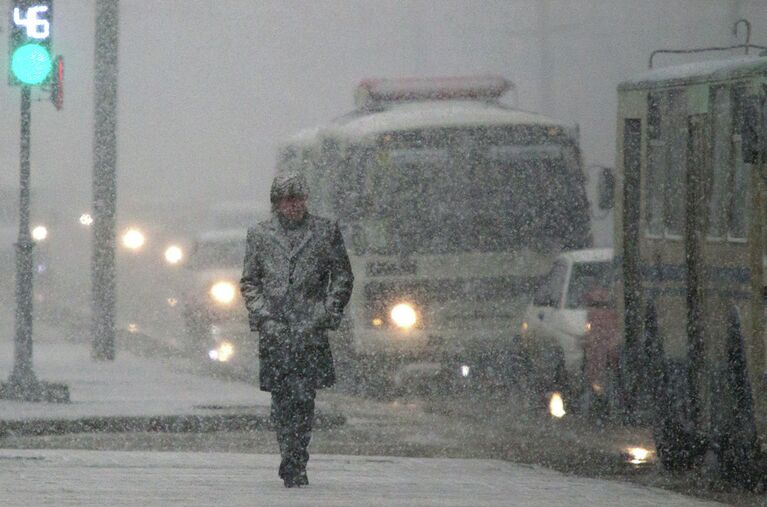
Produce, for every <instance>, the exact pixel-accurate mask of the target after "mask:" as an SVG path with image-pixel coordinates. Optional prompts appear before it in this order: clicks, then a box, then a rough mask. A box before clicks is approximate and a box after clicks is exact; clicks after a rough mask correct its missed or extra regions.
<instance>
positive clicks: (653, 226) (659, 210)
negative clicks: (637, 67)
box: [624, 93, 668, 237]
mask: <svg viewBox="0 0 767 507" xmlns="http://www.w3.org/2000/svg"><path fill="white" fill-rule="evenodd" d="M660 100H661V99H660V96H659V95H658V94H657V93H649V94H647V137H648V138H649V141H648V147H647V178H646V180H645V220H646V223H647V234H648V235H649V236H657V237H660V236H662V235H663V195H664V192H663V183H664V178H665V174H666V167H667V166H668V160H667V156H668V152H667V150H666V143H665V142H664V141H663V139H662V138H661V105H660ZM625 149H626V147H625V146H624V150H625Z"/></svg>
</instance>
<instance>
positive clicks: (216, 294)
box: [210, 281, 237, 305]
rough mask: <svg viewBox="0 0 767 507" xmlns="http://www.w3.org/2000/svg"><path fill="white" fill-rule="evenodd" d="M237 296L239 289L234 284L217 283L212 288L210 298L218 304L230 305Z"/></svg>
mask: <svg viewBox="0 0 767 507" xmlns="http://www.w3.org/2000/svg"><path fill="white" fill-rule="evenodd" d="M236 294H237V289H236V287H235V286H234V284H233V283H232V282H226V281H221V282H216V283H214V284H213V286H212V287H211V288H210V297H212V298H213V300H214V301H215V302H216V303H220V304H222V305H228V304H229V303H231V302H232V301H234V296H235V295H236Z"/></svg>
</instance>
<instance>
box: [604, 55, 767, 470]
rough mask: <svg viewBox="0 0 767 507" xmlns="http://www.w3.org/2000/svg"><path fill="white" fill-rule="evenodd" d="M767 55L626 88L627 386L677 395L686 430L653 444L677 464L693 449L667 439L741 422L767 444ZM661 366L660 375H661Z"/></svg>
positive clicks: (619, 242) (621, 99)
mask: <svg viewBox="0 0 767 507" xmlns="http://www.w3.org/2000/svg"><path fill="white" fill-rule="evenodd" d="M765 56H767V55H765ZM765 56H741V57H733V58H728V59H720V60H706V61H702V62H695V63H688V64H683V65H676V66H669V67H664V68H659V69H655V70H650V71H647V72H646V73H644V74H641V75H639V76H637V77H635V78H633V79H631V80H628V81H625V82H623V83H621V84H620V85H619V87H618V123H617V157H616V176H617V178H616V180H617V182H618V185H617V187H616V194H615V195H616V210H615V215H614V216H615V234H616V236H615V254H616V259H617V260H618V263H617V264H618V265H619V266H620V268H619V269H620V273H621V274H620V276H619V279H620V280H619V283H618V284H617V303H618V306H619V308H620V310H619V315H620V324H619V327H620V329H621V333H622V341H623V343H624V348H625V350H626V357H627V359H628V361H629V362H628V363H627V368H628V374H629V375H628V380H629V381H628V386H627V389H628V390H629V393H631V391H632V389H633V390H636V387H637V386H636V382H637V379H642V378H645V379H649V381H650V382H651V383H652V384H653V385H652V386H650V391H653V390H656V391H655V392H657V389H658V388H659V387H660V388H662V389H665V392H666V393H667V394H666V396H667V397H669V396H670V397H672V398H674V399H673V400H666V401H671V402H672V403H671V405H669V407H670V406H672V405H673V406H675V407H676V409H674V410H672V411H671V412H674V413H673V414H672V417H675V418H677V421H676V423H675V427H676V428H677V430H674V431H670V432H667V433H665V436H664V435H661V436H659V437H658V438H656V444H657V446H658V449H659V452H660V454H661V456H660V457H661V459H662V460H664V462H665V463H666V464H667V465H669V466H673V464H674V463H673V462H674V460H675V457H674V454H676V455H677V456H676V458H679V459H682V460H684V459H683V458H681V457H680V456H679V454H680V453H682V454H683V453H684V452H685V451H684V450H683V449H676V451H675V450H674V447H675V446H676V445H677V444H674V443H673V442H671V441H670V440H675V441H676V442H677V443H678V444H679V445H681V443H683V442H685V440H690V439H692V440H695V439H698V441H703V440H711V441H714V442H715V441H717V439H719V440H721V437H722V434H723V433H722V432H723V431H725V430H723V429H722V428H723V427H725V426H727V425H728V424H731V422H732V421H729V422H727V421H725V420H724V419H727V418H729V417H741V416H742V417H744V418H747V417H746V416H747V413H748V412H754V414H755V416H754V417H753V421H751V422H749V421H746V420H745V419H744V420H743V421H741V423H742V424H741V423H737V424H736V425H737V426H741V428H742V431H743V432H744V433H743V435H745V434H750V435H751V437H747V436H746V437H744V438H746V439H747V440H748V439H751V440H754V439H755V437H754V433H757V434H758V439H759V441H761V445H762V446H764V445H765V440H764V439H765V430H766V429H767V422H766V421H767V412H766V410H767V393H765V288H766V287H767V285H766V284H765V260H766V259H767V258H766V257H765V244H766V241H765V235H766V234H767V223H765V220H766V218H767V217H766V216H765V203H766V202H767V195H765V189H766V187H765V184H766V183H767V182H766V180H765V177H766V176H767V172H765V171H766V169H767V168H766V167H765V122H767V109H766V108H765V100H766V99H767V57H765ZM738 335H739V336H738ZM739 339H740V340H742V342H743V346H741V347H738V346H737V343H738V341H739ZM653 343H654V344H653ZM650 349H653V350H655V353H653V354H649V355H648V354H647V351H648V350H650ZM738 350H742V353H740V352H738ZM741 355H742V356H744V357H743V358H741V359H737V358H738V357H740V356H741ZM655 356H661V357H655ZM658 360H660V362H661V365H662V370H652V368H651V366H652V364H653V363H654V362H657V361H658ZM734 361H735V362H737V361H740V362H741V363H743V364H741V365H740V366H734V365H735V362H734ZM738 364H740V363H738ZM674 365H675V366H674ZM651 371H655V372H656V374H650V373H648V372H651ZM675 377H676V380H674V378H675ZM736 377H737V378H739V380H737V382H735V381H734V380H733V379H735V378H736ZM664 379H665V380H664ZM728 379H729V380H728ZM632 382H633V384H632ZM733 382H735V383H734V384H733ZM664 383H665V385H664ZM674 383H676V384H674ZM728 397H729V400H728V399H727V398H728ZM736 398H737V399H738V400H739V401H738V400H735V399H736ZM655 401H656V404H657V401H658V400H657V399H656V400H655ZM751 402H753V403H754V406H753V407H752V405H751ZM733 403H736V405H737V406H735V405H733ZM674 404H675V405H674ZM656 410H658V407H657V406H656ZM661 410H662V408H661ZM666 416H667V415H664V417H666ZM723 418H724V419H723ZM748 419H751V418H748ZM668 427H670V426H668ZM668 427H667V428H668ZM681 428H686V429H685V430H682V429H681ZM680 432H681V433H687V434H686V435H681V434H679V433H680ZM696 435H697V436H696ZM751 445H752V446H753V442H752V444H751ZM693 447H695V445H693V444H692V443H690V445H689V449H688V450H687V451H688V454H694V451H693V449H692V448H693ZM677 451H678V452H677ZM664 453H665V454H666V456H665V457H664V456H663V454H664ZM688 458H689V459H692V458H693V457H692V456H688Z"/></svg>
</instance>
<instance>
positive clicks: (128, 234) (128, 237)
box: [122, 228, 146, 251]
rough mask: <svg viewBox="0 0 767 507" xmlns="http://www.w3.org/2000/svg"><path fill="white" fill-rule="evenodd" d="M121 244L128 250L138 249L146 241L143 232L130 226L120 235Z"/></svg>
mask: <svg viewBox="0 0 767 507" xmlns="http://www.w3.org/2000/svg"><path fill="white" fill-rule="evenodd" d="M122 242H123V246H124V247H125V248H127V249H128V250H133V251H139V250H141V248H142V247H143V246H144V243H146V237H145V236H144V233H143V232H141V231H140V230H139V229H136V228H131V229H128V230H127V231H125V234H123V236H122Z"/></svg>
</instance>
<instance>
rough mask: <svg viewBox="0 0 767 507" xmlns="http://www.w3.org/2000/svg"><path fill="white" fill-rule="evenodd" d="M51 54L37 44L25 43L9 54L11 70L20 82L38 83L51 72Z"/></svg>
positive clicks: (27, 83)
mask: <svg viewBox="0 0 767 507" xmlns="http://www.w3.org/2000/svg"><path fill="white" fill-rule="evenodd" d="M51 65H52V60H51V54H50V53H49V52H48V50H47V49H46V48H45V47H43V46H41V45H39V44H25V45H23V46H21V47H19V48H18V49H16V51H14V52H13V56H11V72H13V75H14V76H15V77H16V79H18V80H19V81H20V82H21V83H23V84H26V85H36V84H40V83H42V82H43V81H45V79H46V78H47V77H48V74H50V73H51Z"/></svg>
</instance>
